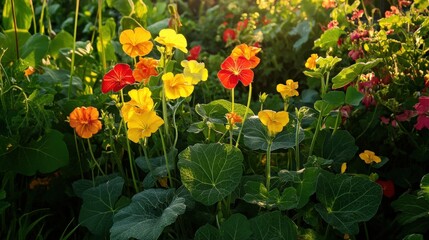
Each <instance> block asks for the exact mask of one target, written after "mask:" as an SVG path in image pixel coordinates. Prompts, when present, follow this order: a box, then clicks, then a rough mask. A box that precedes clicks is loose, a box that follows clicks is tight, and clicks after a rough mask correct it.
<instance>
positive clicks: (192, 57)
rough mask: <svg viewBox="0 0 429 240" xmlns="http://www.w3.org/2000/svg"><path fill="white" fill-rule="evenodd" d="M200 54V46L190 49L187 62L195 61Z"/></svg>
mask: <svg viewBox="0 0 429 240" xmlns="http://www.w3.org/2000/svg"><path fill="white" fill-rule="evenodd" d="M200 52H201V46H200V45H196V46H195V47H193V48H191V49H190V50H189V56H188V58H187V59H188V61H191V60H197V59H198V57H199V56H200Z"/></svg>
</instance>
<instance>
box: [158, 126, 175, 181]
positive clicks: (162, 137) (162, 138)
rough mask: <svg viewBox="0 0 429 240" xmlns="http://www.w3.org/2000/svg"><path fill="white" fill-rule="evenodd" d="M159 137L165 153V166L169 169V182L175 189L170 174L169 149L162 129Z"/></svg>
mask: <svg viewBox="0 0 429 240" xmlns="http://www.w3.org/2000/svg"><path fill="white" fill-rule="evenodd" d="M159 135H160V136H161V143H162V150H163V151H164V158H165V166H166V167H167V175H168V181H169V182H170V187H173V186H174V185H173V179H172V178H171V173H170V164H169V163H168V153H167V148H166V146H165V141H164V135H162V131H161V129H160V130H159Z"/></svg>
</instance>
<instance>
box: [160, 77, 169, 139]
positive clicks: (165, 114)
mask: <svg viewBox="0 0 429 240" xmlns="http://www.w3.org/2000/svg"><path fill="white" fill-rule="evenodd" d="M161 98H162V118H163V119H164V129H165V135H166V136H167V140H168V142H169V143H170V129H169V121H168V112H167V99H166V96H165V87H164V85H163V86H162V97H161Z"/></svg>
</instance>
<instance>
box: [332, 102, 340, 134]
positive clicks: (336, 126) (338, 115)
mask: <svg viewBox="0 0 429 240" xmlns="http://www.w3.org/2000/svg"><path fill="white" fill-rule="evenodd" d="M340 116H341V108H340V109H338V114H337V118H336V119H335V125H334V130H333V131H332V135H334V134H335V132H336V131H337V128H338V122H339V121H340Z"/></svg>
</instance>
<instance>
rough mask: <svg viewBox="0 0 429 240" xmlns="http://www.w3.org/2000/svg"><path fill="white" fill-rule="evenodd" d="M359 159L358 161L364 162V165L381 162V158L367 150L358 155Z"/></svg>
mask: <svg viewBox="0 0 429 240" xmlns="http://www.w3.org/2000/svg"><path fill="white" fill-rule="evenodd" d="M359 157H360V159H362V160H364V161H365V163H366V164H371V163H373V162H375V163H380V162H381V158H380V157H379V156H377V155H375V153H374V152H373V151H369V150H365V151H364V152H363V153H360V154H359Z"/></svg>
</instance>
